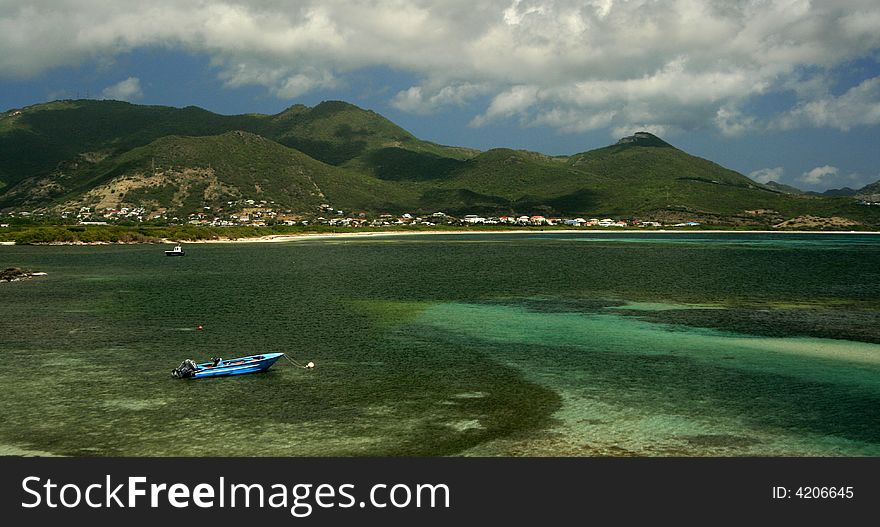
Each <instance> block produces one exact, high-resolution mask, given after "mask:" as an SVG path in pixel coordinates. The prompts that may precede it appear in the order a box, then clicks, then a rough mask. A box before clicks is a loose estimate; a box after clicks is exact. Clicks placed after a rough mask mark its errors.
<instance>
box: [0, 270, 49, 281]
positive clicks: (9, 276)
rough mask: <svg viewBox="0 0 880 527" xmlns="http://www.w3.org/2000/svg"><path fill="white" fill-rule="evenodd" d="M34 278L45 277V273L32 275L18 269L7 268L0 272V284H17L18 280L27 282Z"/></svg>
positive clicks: (29, 272)
mask: <svg viewBox="0 0 880 527" xmlns="http://www.w3.org/2000/svg"><path fill="white" fill-rule="evenodd" d="M34 276H46V273H33V272H31V271H28V270H26V269H21V268H20V267H7V268H6V269H4V270H2V271H0V282H17V281H19V280H29V279H31V278H33V277H34Z"/></svg>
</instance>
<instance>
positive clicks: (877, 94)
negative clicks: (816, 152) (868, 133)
mask: <svg viewBox="0 0 880 527" xmlns="http://www.w3.org/2000/svg"><path fill="white" fill-rule="evenodd" d="M876 124H880V77H874V78H872V79H868V80H865V81H863V82H862V83H860V84H859V85H857V86H854V87H853V88H850V89H849V90H848V91H847V92H846V93H844V94H843V95H840V96H838V97H835V96H833V95H826V96H824V97H821V98H817V99H815V100H811V101H808V102H804V103H801V104H799V105H798V106H796V107H795V108H794V109H792V110H791V111H789V112H787V113H786V114H784V115H782V116H780V117H779V118H777V120H776V121H775V123H774V126H775V127H778V128H781V129H784V130H788V129H792V128H799V127H802V126H817V127H831V128H837V129H838V130H843V131H847V130H849V129H851V128H853V127H856V126H860V125H876Z"/></svg>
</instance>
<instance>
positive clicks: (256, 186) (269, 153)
mask: <svg viewBox="0 0 880 527" xmlns="http://www.w3.org/2000/svg"><path fill="white" fill-rule="evenodd" d="M46 179H47V178H31V179H29V180H25V181H24V182H21V183H20V184H19V185H17V187H16V188H15V189H13V190H12V191H10V192H8V193H7V194H8V196H7V200H8V199H15V198H16V197H17V195H22V196H27V197H29V198H30V199H33V196H34V195H37V196H39V197H40V198H41V201H42V203H43V204H46V203H47V202H48V201H50V200H51V201H52V202H54V203H56V204H59V205H60V206H61V207H62V208H68V209H69V208H71V207H76V206H91V207H96V208H103V207H108V208H119V207H122V206H129V207H134V206H147V207H152V208H167V209H171V210H174V211H179V212H180V213H190V212H194V211H196V210H198V209H200V208H202V207H204V206H211V207H223V206H225V205H226V203H227V202H228V201H237V200H247V199H252V200H255V201H261V200H265V201H267V202H275V203H277V204H278V205H280V206H283V207H285V208H288V209H291V210H294V211H298V212H315V211H317V210H318V209H319V206H320V205H321V204H324V203H328V202H331V203H333V204H334V205H336V206H345V207H351V208H355V207H359V208H367V209H372V208H381V207H387V206H389V205H392V206H393V205H395V204H397V203H406V202H407V201H408V200H410V201H412V200H414V197H413V196H407V194H406V193H405V192H404V191H402V190H401V189H400V188H398V187H395V186H393V185H390V184H387V183H385V182H382V181H376V180H375V179H373V178H369V177H367V176H364V175H362V174H358V173H356V172H352V171H349V170H345V169H341V168H338V167H334V166H331V165H327V164H325V163H322V162H320V161H317V160H315V159H312V158H311V157H309V156H307V155H305V154H303V153H301V152H298V151H296V150H294V149H291V148H287V147H284V146H282V145H280V144H278V143H275V142H274V141H271V140H269V139H266V138H264V137H262V136H259V135H256V134H252V133H249V132H242V131H235V132H227V133H224V134H222V135H217V136H202V137H180V136H167V137H163V138H160V139H157V140H156V141H153V142H152V143H150V144H148V145H146V146H141V147H136V148H133V149H131V150H129V151H127V152H125V153H123V154H120V155H118V156H113V157H108V158H105V159H102V160H100V161H98V162H96V163H93V164H89V163H87V162H84V161H81V162H79V163H77V164H76V166H69V167H63V168H62V169H60V170H59V171H57V172H56V173H54V177H52V178H49V179H50V180H51V182H52V185H51V186H47V183H46ZM21 201H22V203H23V204H25V203H28V201H27V200H26V199H24V200H21Z"/></svg>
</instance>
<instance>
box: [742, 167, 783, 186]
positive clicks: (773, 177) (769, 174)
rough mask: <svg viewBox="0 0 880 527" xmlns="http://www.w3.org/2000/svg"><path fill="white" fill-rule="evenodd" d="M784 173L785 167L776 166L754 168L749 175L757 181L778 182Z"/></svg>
mask: <svg viewBox="0 0 880 527" xmlns="http://www.w3.org/2000/svg"><path fill="white" fill-rule="evenodd" d="M784 174H785V169H784V168H783V167H776V168H762V169H760V170H755V171H754V172H751V173H749V177H750V178H752V179H753V180H755V181H757V182H758V183H769V182H771V181H775V182H777V183H779V182H780V181H781V180H782V176H783V175H784Z"/></svg>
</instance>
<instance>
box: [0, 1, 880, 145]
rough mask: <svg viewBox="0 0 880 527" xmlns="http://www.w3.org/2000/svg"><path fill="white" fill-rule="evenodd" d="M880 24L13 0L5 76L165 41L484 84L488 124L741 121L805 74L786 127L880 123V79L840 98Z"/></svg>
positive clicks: (704, 14) (261, 59) (552, 8)
mask: <svg viewBox="0 0 880 527" xmlns="http://www.w3.org/2000/svg"><path fill="white" fill-rule="evenodd" d="M877 27H880V4H878V2H877V1H876V0H839V1H835V2H809V1H807V0H760V1H754V0H729V1H727V0H725V1H721V0H702V1H701V0H662V1H658V0H630V1H627V2H620V1H617V2H615V1H613V0H552V1H551V0H372V1H356V2H353V1H350V0H300V1H298V2H295V3H291V2H289V1H285V0H215V1H212V2H178V1H176V0H153V1H151V2H140V1H134V0H119V1H115V2H109V3H108V2H98V1H96V0H30V1H29V2H21V1H18V0H0V49H2V50H3V52H2V53H0V78H24V77H31V76H34V75H38V74H40V73H42V72H45V71H47V70H49V69H51V68H54V67H58V66H64V65H77V64H82V63H86V62H88V61H95V60H112V57H114V56H116V55H118V54H120V53H125V52H128V51H131V50H133V49H136V48H139V47H145V46H159V47H164V48H172V49H174V48H177V49H184V50H186V51H189V52H194V53H206V54H208V55H210V56H211V58H212V63H213V64H214V65H215V66H216V67H217V68H218V70H219V72H220V78H221V79H222V80H223V82H225V83H226V85H227V86H230V87H236V86H244V85H260V86H265V87H266V88H267V90H268V91H269V92H270V93H272V94H274V95H275V96H277V97H280V98H288V99H289V98H296V97H300V96H302V95H303V94H305V93H308V92H309V91H313V90H318V89H326V88H331V87H334V86H338V85H339V84H340V83H343V82H345V79H346V76H347V75H348V74H349V73H351V72H353V71H354V70H357V69H360V68H367V67H388V68H392V69H394V70H397V71H404V72H408V73H411V74H413V75H415V76H416V77H417V78H418V80H417V81H416V82H414V85H413V86H412V87H409V88H408V89H404V90H401V91H400V92H399V93H397V94H396V95H395V96H394V97H393V99H392V104H394V106H396V107H397V108H399V109H402V110H406V111H411V112H417V113H427V112H431V111H436V110H438V109H440V108H442V107H444V106H446V105H461V104H465V103H467V102H469V101H473V100H475V99H476V98H477V97H482V96H487V97H488V98H489V100H490V101H491V102H489V103H488V105H487V106H486V107H485V108H483V109H482V111H480V112H479V115H477V116H476V117H475V118H474V119H473V124H474V125H477V126H478V125H481V124H485V123H488V122H490V121H493V120H499V119H501V120H503V119H510V118H515V119H517V120H518V121H519V122H521V123H523V124H525V125H533V124H542V125H546V126H554V127H557V128H558V129H560V130H563V131H575V132H577V131H583V130H589V129H596V128H608V129H609V130H612V129H614V128H630V127H631V126H632V125H633V124H639V123H641V124H642V125H644V126H653V127H657V128H658V129H660V128H662V129H665V130H678V129H681V130H689V129H699V128H702V129H716V130H718V131H719V132H720V133H723V134H727V135H737V134H742V133H745V132H748V131H749V130H751V129H753V128H756V127H761V126H763V124H762V123H759V122H758V121H757V120H756V119H755V117H754V116H750V115H747V114H746V113H744V110H743V109H744V108H747V105H745V104H744V102H745V101H747V100H748V99H749V98H750V97H753V96H756V95H759V94H764V93H768V92H774V91H788V90H795V91H796V93H797V96H798V97H799V98H800V100H799V103H798V105H797V106H796V107H795V108H793V109H792V110H791V111H790V112H787V114H786V115H783V116H780V118H779V119H778V120H777V122H775V123H774V126H776V127H779V128H791V127H797V126H828V127H834V128H840V129H848V127H854V126H859V125H862V124H877V123H878V122H880V116H878V113H880V110H878V109H877V102H878V100H880V94H878V87H877V82H876V79H871V80H868V81H865V82H863V83H862V84H861V85H859V86H857V87H856V88H853V89H852V90H850V91H849V92H847V93H845V94H843V95H840V96H837V97H833V96H831V95H829V84H828V82H827V78H828V75H827V72H828V71H830V69H832V68H835V67H837V66H840V65H843V64H847V63H848V62H849V61H852V60H854V59H858V58H861V57H866V56H870V55H872V54H874V55H876V53H877V51H878V49H880V31H877ZM805 71H807V72H810V73H809V74H804V72H805Z"/></svg>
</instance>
